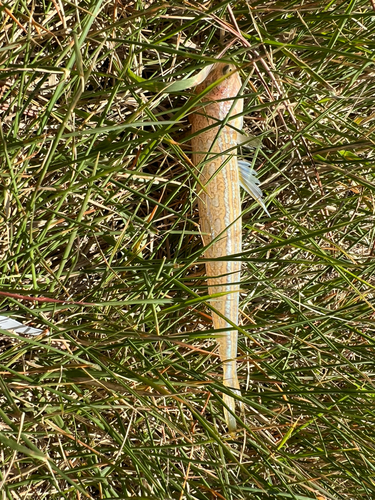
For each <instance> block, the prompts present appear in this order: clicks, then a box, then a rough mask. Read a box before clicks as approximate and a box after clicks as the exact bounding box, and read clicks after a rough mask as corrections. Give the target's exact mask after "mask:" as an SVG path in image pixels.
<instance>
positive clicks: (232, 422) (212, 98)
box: [190, 63, 264, 432]
mask: <svg viewBox="0 0 375 500" xmlns="http://www.w3.org/2000/svg"><path fill="white" fill-rule="evenodd" d="M225 75H228V76H227V78H225V79H224V80H223V81H221V82H220V83H218V84H217V85H216V86H215V87H214V88H213V89H212V90H211V91H210V92H209V93H207V94H205V95H204V96H203V97H202V100H201V103H202V105H200V106H199V108H196V110H195V111H194V113H193V114H192V115H191V116H190V122H191V125H192V132H193V134H194V133H198V132H199V131H202V132H201V133H199V134H198V135H196V136H195V137H193V139H192V141H191V142H192V150H193V162H194V164H195V165H197V166H198V165H202V164H201V162H203V164H204V166H203V168H202V169H201V175H200V183H201V184H202V185H203V186H204V187H205V191H204V190H202V189H200V192H199V197H198V208H199V218H200V226H201V231H202V235H203V241H204V245H205V246H207V245H209V244H210V243H211V242H212V241H213V240H215V242H214V243H213V244H212V245H211V246H210V247H209V248H207V249H206V250H205V253H204V257H205V258H206V259H216V258H220V257H227V256H230V255H232V254H239V253H240V252H241V250H242V221H241V200H240V185H241V186H243V187H244V188H245V189H246V190H247V191H249V192H250V194H252V196H253V197H254V198H255V199H256V200H257V201H259V203H261V204H262V206H263V207H264V204H263V202H262V201H261V197H262V193H261V191H260V189H259V187H258V183H259V181H258V180H257V179H256V177H255V173H254V172H253V170H251V169H250V168H249V164H247V163H246V162H238V161H237V156H236V149H235V148H236V146H237V145H238V144H239V143H240V142H241V133H240V132H239V131H240V130H241V129H242V121H243V119H242V111H243V99H242V98H237V95H238V93H239V91H240V89H241V79H240V76H239V74H238V72H237V71H236V68H235V67H234V66H233V65H230V64H224V63H217V64H215V65H214V66H213V68H212V70H211V71H210V73H209V75H208V76H207V78H206V79H205V80H204V82H203V83H201V84H200V85H199V86H198V87H197V90H196V92H197V94H200V93H201V92H202V91H203V90H204V89H206V88H207V87H208V86H209V85H210V84H212V83H213V82H216V81H217V80H218V79H220V78H222V77H223V76H225ZM205 103H207V104H205ZM228 114H229V115H230V116H229V119H228V121H227V122H226V123H227V124H226V125H225V126H223V124H222V122H223V120H226V119H227V118H228ZM236 115H237V116H236ZM238 115H240V116H238ZM232 117H233V118H232ZM212 125H216V126H212ZM210 126H212V128H209V130H204V129H206V128H207V127H210ZM224 163H225V165H224V166H223V164H224ZM198 189H199V188H198ZM240 271H241V262H240V261H238V260H237V261H236V260H227V261H221V262H220V261H212V262H206V273H207V276H208V291H209V294H214V293H218V292H228V294H226V295H224V296H222V297H219V298H215V299H213V300H212V301H211V304H212V305H213V306H214V307H215V309H217V310H218V311H219V312H220V313H221V314H222V315H223V316H225V318H227V319H228V320H230V321H231V322H232V323H234V324H235V325H237V324H238V303H239V282H240ZM212 319H213V326H214V328H215V329H224V330H225V329H228V331H226V332H223V333H222V334H221V335H220V337H218V343H219V354H220V359H221V361H222V364H223V372H224V373H223V383H224V385H225V386H227V387H229V388H231V389H232V390H233V391H236V392H237V393H238V394H239V382H238V376H237V363H236V358H237V337H238V333H237V331H236V330H235V329H234V328H233V326H231V325H230V323H229V322H228V321H226V320H225V319H223V318H221V317H220V316H219V315H218V314H216V313H213V315H212ZM223 399H224V403H225V404H226V405H227V406H228V408H229V409H230V411H228V410H226V409H225V410H224V413H225V420H226V423H227V425H228V429H229V431H230V432H234V431H235V430H236V419H235V417H234V412H235V400H234V399H233V397H231V396H228V395H226V394H224V395H223Z"/></svg>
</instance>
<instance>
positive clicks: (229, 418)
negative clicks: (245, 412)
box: [223, 394, 237, 434]
mask: <svg viewBox="0 0 375 500" xmlns="http://www.w3.org/2000/svg"><path fill="white" fill-rule="evenodd" d="M223 401H224V403H225V405H226V406H228V408H229V409H230V411H229V410H227V408H225V407H224V418H225V422H226V424H227V426H228V431H229V432H230V434H234V433H235V432H236V430H237V421H236V417H235V416H234V412H235V406H236V402H235V400H234V398H233V397H232V396H229V395H228V394H223Z"/></svg>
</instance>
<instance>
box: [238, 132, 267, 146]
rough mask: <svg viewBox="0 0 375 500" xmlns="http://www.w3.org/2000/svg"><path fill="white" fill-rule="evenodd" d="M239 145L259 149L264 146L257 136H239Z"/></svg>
mask: <svg viewBox="0 0 375 500" xmlns="http://www.w3.org/2000/svg"><path fill="white" fill-rule="evenodd" d="M237 144H238V145H239V146H243V147H245V148H259V147H260V146H261V145H262V141H261V139H259V138H258V137H255V135H246V134H245V133H242V134H241V133H238V134H237Z"/></svg>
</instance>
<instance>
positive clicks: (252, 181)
mask: <svg viewBox="0 0 375 500" xmlns="http://www.w3.org/2000/svg"><path fill="white" fill-rule="evenodd" d="M238 169H239V174H240V185H241V187H242V188H243V189H244V190H245V191H247V192H248V193H249V194H250V195H251V196H252V197H253V198H254V200H256V201H257V202H258V203H259V205H260V206H261V207H262V208H263V210H264V211H265V212H266V214H267V215H268V217H271V216H270V214H269V212H268V210H267V208H266V205H265V204H264V202H263V199H262V198H263V193H262V190H261V189H260V187H259V183H260V181H259V179H258V178H257V175H256V172H255V171H254V170H253V169H252V168H251V165H250V163H249V162H248V161H244V160H238Z"/></svg>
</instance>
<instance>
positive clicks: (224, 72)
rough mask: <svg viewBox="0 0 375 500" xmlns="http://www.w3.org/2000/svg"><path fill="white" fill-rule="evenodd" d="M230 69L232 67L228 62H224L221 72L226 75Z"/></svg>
mask: <svg viewBox="0 0 375 500" xmlns="http://www.w3.org/2000/svg"><path fill="white" fill-rule="evenodd" d="M231 71H232V67H231V65H230V64H226V65H225V66H224V68H223V74H224V75H227V74H228V73H230V72H231Z"/></svg>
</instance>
